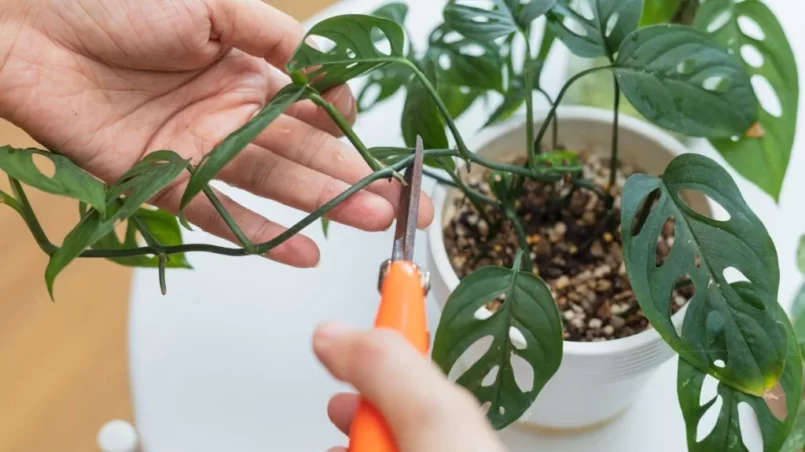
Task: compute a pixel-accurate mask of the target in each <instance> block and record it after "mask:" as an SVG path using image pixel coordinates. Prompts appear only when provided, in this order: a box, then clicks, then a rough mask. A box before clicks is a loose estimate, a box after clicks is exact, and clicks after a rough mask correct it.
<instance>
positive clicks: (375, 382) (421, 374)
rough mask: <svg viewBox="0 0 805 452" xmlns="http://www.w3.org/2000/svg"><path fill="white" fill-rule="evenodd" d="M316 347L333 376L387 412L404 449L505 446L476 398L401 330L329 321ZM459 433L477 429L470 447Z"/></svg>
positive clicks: (445, 450) (320, 330) (317, 336)
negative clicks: (493, 430)
mask: <svg viewBox="0 0 805 452" xmlns="http://www.w3.org/2000/svg"><path fill="white" fill-rule="evenodd" d="M313 347H314V351H315V352H316V355H317V356H318V358H319V359H320V360H321V362H322V363H323V364H324V366H325V367H327V369H328V370H329V371H330V373H332V374H333V376H334V377H336V378H337V379H339V380H341V381H344V382H347V383H350V384H352V385H353V386H354V387H355V389H357V390H358V392H360V393H361V395H362V396H363V397H366V398H367V399H368V400H369V401H370V402H371V403H372V404H373V405H374V406H375V407H376V408H377V409H378V410H379V411H380V412H381V413H382V414H383V417H384V418H385V419H386V422H388V425H389V427H390V428H391V430H392V432H393V434H394V436H395V438H396V439H397V442H398V443H399V446H400V448H401V450H403V451H430V450H438V451H441V452H448V451H454V450H455V451H457V450H462V451H469V450H485V451H497V450H500V449H499V448H498V444H497V443H496V442H495V440H494V439H493V435H492V430H491V428H490V426H489V425H488V424H487V423H486V421H485V419H484V418H483V414H482V412H481V409H480V407H479V405H478V403H477V402H476V401H475V399H474V398H473V397H472V396H471V395H470V394H469V393H468V392H466V391H464V390H463V389H460V388H459V387H457V386H455V385H453V384H452V383H450V382H449V381H448V380H447V378H446V377H445V376H444V374H443V373H442V372H441V370H439V369H438V368H437V367H436V366H435V365H434V364H433V363H432V362H430V360H429V359H427V358H426V357H424V356H422V355H421V354H419V353H418V352H417V351H416V349H414V348H413V347H412V346H411V345H409V344H408V343H407V342H406V341H405V339H403V337H402V336H401V335H399V334H397V333H396V332H394V331H391V330H383V329H376V330H368V331H366V330H354V329H350V328H348V327H345V326H341V325H337V324H327V325H324V326H322V327H320V328H318V329H317V331H316V333H315V336H314V340H313ZM457 432H473V433H471V434H469V436H470V437H472V438H474V439H472V442H471V443H470V444H472V445H471V446H470V448H466V447H465V448H462V447H463V446H462V445H461V444H459V443H462V442H463V441H461V440H457V436H458V437H460V436H462V435H456V433H457ZM468 439H469V438H468ZM484 444H486V445H487V446H489V447H487V448H485V449H484V448H480V449H479V448H478V447H479V445H480V446H482V445H484Z"/></svg>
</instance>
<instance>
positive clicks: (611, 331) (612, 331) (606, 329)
mask: <svg viewBox="0 0 805 452" xmlns="http://www.w3.org/2000/svg"><path fill="white" fill-rule="evenodd" d="M604 334H606V335H607V336H612V335H613V334H615V328H613V327H612V325H607V326H605V327H604Z"/></svg>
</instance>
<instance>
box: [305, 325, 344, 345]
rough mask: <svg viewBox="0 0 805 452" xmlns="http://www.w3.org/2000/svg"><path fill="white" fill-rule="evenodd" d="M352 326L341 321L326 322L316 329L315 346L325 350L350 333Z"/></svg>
mask: <svg viewBox="0 0 805 452" xmlns="http://www.w3.org/2000/svg"><path fill="white" fill-rule="evenodd" d="M349 331H350V328H349V327H347V326H346V325H342V324H340V323H326V324H324V325H322V326H320V327H318V328H317V329H316V333H315V334H314V336H313V347H315V348H316V349H318V350H323V349H326V348H328V347H330V346H331V345H332V344H333V343H334V342H336V341H338V340H339V339H341V338H342V337H344V336H345V335H346V334H347V333H349Z"/></svg>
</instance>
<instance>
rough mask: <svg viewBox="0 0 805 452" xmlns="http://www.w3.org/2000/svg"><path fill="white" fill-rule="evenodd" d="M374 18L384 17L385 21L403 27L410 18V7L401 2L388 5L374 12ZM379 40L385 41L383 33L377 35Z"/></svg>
mask: <svg viewBox="0 0 805 452" xmlns="http://www.w3.org/2000/svg"><path fill="white" fill-rule="evenodd" d="M370 15H372V16H377V17H382V18H383V19H388V20H392V21H394V22H397V23H398V24H400V25H402V24H404V23H405V19H406V18H407V17H408V5H407V4H405V3H401V2H392V3H386V4H385V5H383V6H381V7H380V8H377V9H376V10H374V11H372V13H371V14H370ZM376 37H377V39H378V40H380V39H383V33H382V32H378V33H376Z"/></svg>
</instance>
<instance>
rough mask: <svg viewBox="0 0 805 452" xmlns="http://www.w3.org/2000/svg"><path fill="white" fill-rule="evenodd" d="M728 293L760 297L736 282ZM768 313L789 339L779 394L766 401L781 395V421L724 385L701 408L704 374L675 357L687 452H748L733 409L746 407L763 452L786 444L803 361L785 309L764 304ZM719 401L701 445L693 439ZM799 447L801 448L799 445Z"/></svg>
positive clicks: (757, 399) (756, 399)
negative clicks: (758, 432)
mask: <svg viewBox="0 0 805 452" xmlns="http://www.w3.org/2000/svg"><path fill="white" fill-rule="evenodd" d="M732 287H733V289H734V290H735V291H736V292H738V293H740V294H742V296H745V297H755V298H759V297H762V296H763V295H762V294H753V293H752V292H753V291H754V288H753V287H752V285H750V284H747V283H736V284H733V285H732ZM766 307H767V308H768V309H769V310H770V311H771V312H773V314H774V317H775V319H776V320H777V321H778V322H779V323H780V325H785V331H786V336H787V337H788V341H787V342H788V353H787V358H786V360H785V368H784V369H783V373H782V375H781V377H780V388H781V390H782V393H779V392H778V391H775V392H777V394H775V395H772V394H769V395H767V398H768V399H769V400H772V399H773V397H779V396H782V395H784V396H785V412H784V413H783V414H784V416H783V419H778V417H777V416H775V414H774V412H773V411H772V410H771V409H770V407H769V405H768V404H767V402H766V399H765V398H764V397H763V396H753V395H749V394H745V393H743V392H740V391H736V390H735V389H733V388H731V387H729V386H727V385H725V384H719V385H718V389H717V391H718V394H717V396H715V397H713V399H712V400H709V401H707V402H706V403H704V405H700V400H701V393H702V388H703V384H704V379H705V377H706V374H705V373H703V372H701V371H700V370H699V369H697V368H696V367H694V366H692V365H691V364H688V363H687V362H686V361H685V360H684V359H683V358H680V359H679V369H678V371H677V394H678V397H679V404H680V406H681V408H682V414H683V416H684V418H685V425H686V430H687V438H688V450H689V451H690V452H711V451H716V450H718V451H726V450H736V451H738V450H740V451H747V452H748V450H749V449H747V448H746V446H745V443H744V441H743V436H744V435H743V434H744V433H746V432H742V431H741V425H740V422H739V414H738V407H739V405H740V404H743V403H745V404H747V405H749V407H750V408H751V409H752V411H754V413H755V416H756V417H757V420H758V425H759V427H760V431H761V434H762V436H763V450H765V451H779V450H780V448H781V447H782V446H783V443H784V442H785V441H786V438H787V437H788V435H789V432H791V430H792V427H793V426H794V421H795V419H796V418H797V411H798V410H799V407H800V400H801V399H802V359H801V357H800V352H799V347H798V346H797V341H796V335H795V334H794V331H793V330H792V329H791V326H790V324H789V323H788V319H787V318H786V315H785V311H784V310H783V309H782V308H781V307H780V306H779V305H778V304H776V303H772V304H769V305H767V306H766ZM719 397H720V398H721V410H720V412H719V413H718V419H717V421H716V424H715V426H714V428H713V430H712V431H711V432H710V433H709V434H707V436H705V437H704V438H702V439H701V441H697V432H698V429H699V424H700V423H701V422H702V418H703V417H704V415H705V413H707V411H708V410H709V409H716V408H713V406H714V405H715V404H716V400H717V399H718V398H719ZM801 445H802V444H800V446H801Z"/></svg>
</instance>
